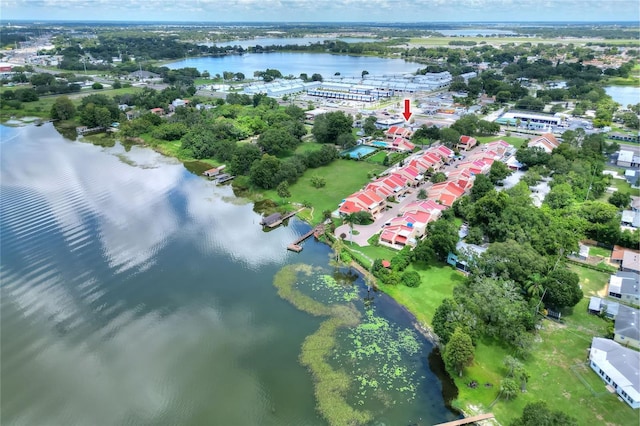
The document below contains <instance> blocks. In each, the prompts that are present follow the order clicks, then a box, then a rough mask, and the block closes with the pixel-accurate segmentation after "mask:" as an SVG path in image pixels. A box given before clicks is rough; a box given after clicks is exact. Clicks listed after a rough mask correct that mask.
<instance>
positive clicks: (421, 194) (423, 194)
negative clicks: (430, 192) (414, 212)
mask: <svg viewBox="0 0 640 426" xmlns="http://www.w3.org/2000/svg"><path fill="white" fill-rule="evenodd" d="M417 198H418V200H426V199H427V191H426V190H425V189H424V188H420V191H418V195H417Z"/></svg>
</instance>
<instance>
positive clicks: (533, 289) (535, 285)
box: [524, 273, 544, 299]
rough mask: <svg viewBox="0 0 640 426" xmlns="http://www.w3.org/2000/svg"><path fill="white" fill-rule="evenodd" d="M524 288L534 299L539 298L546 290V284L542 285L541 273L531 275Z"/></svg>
mask: <svg viewBox="0 0 640 426" xmlns="http://www.w3.org/2000/svg"><path fill="white" fill-rule="evenodd" d="M524 288H525V289H526V290H527V294H528V295H529V296H530V297H531V298H532V299H539V298H540V296H542V293H543V292H544V286H543V285H542V276H540V274H538V273H535V274H533V275H532V276H531V278H530V279H529V280H528V281H527V282H526V283H525V285H524Z"/></svg>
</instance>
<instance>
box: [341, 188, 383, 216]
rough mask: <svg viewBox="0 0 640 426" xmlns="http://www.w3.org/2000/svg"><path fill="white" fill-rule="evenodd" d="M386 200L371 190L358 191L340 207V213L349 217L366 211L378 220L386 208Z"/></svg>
mask: <svg viewBox="0 0 640 426" xmlns="http://www.w3.org/2000/svg"><path fill="white" fill-rule="evenodd" d="M386 205H387V203H386V200H385V199H384V198H383V197H381V196H379V195H378V194H376V193H375V192H374V191H371V190H364V191H358V192H356V193H354V194H351V195H350V196H348V197H347V198H346V199H345V201H344V202H343V203H342V204H341V205H340V208H339V209H338V212H339V213H340V214H341V215H348V214H351V213H356V212H360V211H366V212H369V213H371V215H372V216H373V217H374V218H376V217H377V216H378V215H379V214H380V213H382V211H383V210H384V208H385V207H386Z"/></svg>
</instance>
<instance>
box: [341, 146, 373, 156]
mask: <svg viewBox="0 0 640 426" xmlns="http://www.w3.org/2000/svg"><path fill="white" fill-rule="evenodd" d="M375 151H377V149H376V148H374V147H372V146H365V145H358V146H354V147H353V148H351V149H348V150H346V151H342V152H341V153H340V154H341V155H343V156H344V155H348V156H349V157H351V158H362V157H364V156H365V155H369V154H371V153H372V152H375Z"/></svg>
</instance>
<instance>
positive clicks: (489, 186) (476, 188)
mask: <svg viewBox="0 0 640 426" xmlns="http://www.w3.org/2000/svg"><path fill="white" fill-rule="evenodd" d="M493 190H494V189H493V183H491V180H490V179H489V177H488V176H485V175H483V174H480V175H477V176H476V180H475V181H474V183H473V187H472V188H471V201H473V202H476V201H478V200H479V199H480V198H482V197H484V196H485V195H487V194H488V193H490V192H491V191H493Z"/></svg>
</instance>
